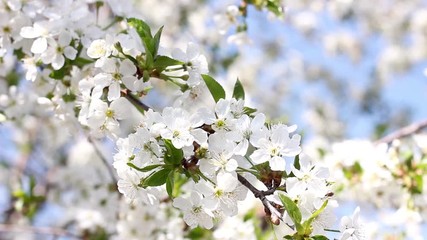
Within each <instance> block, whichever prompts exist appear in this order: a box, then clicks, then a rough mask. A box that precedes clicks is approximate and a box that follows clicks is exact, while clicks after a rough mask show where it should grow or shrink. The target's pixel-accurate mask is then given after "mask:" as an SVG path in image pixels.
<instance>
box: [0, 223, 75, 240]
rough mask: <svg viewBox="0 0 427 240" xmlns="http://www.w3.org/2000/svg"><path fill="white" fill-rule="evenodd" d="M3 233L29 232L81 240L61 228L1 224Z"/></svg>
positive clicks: (0, 227)
mask: <svg viewBox="0 0 427 240" xmlns="http://www.w3.org/2000/svg"><path fill="white" fill-rule="evenodd" d="M1 232H29V233H34V234H44V235H51V236H60V237H69V238H72V239H80V237H79V236H77V235H75V234H73V233H71V232H68V231H66V230H64V229H61V228H50V227H34V226H20V225H14V224H0V233H1Z"/></svg>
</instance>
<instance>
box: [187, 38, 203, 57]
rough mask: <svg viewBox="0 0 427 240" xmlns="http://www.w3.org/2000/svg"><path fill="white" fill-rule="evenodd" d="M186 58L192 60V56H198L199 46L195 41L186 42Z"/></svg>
mask: <svg viewBox="0 0 427 240" xmlns="http://www.w3.org/2000/svg"><path fill="white" fill-rule="evenodd" d="M186 52H187V58H188V60H190V61H191V60H192V59H194V58H196V57H197V56H199V54H200V52H199V46H198V45H197V44H195V43H192V42H190V43H188V44H187V51H186Z"/></svg>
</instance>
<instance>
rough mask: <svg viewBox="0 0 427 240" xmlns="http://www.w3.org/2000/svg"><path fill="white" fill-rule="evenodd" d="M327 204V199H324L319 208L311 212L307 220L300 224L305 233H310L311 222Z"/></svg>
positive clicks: (311, 229)
mask: <svg viewBox="0 0 427 240" xmlns="http://www.w3.org/2000/svg"><path fill="white" fill-rule="evenodd" d="M327 205H328V200H326V201H325V202H324V203H323V204H322V206H321V207H320V208H319V209H317V210H316V211H315V212H314V213H313V214H311V216H310V217H309V218H308V219H307V220H305V222H304V223H303V224H302V226H303V228H304V233H305V234H307V235H310V234H311V232H312V231H313V228H312V227H311V224H312V223H313V221H314V220H315V219H316V218H317V217H318V216H319V214H321V213H322V212H323V210H325V208H326V206H327Z"/></svg>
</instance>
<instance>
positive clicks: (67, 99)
mask: <svg viewBox="0 0 427 240" xmlns="http://www.w3.org/2000/svg"><path fill="white" fill-rule="evenodd" d="M76 99H77V96H76V95H75V94H74V93H67V94H64V95H62V100H64V102H74V101H75V100H76Z"/></svg>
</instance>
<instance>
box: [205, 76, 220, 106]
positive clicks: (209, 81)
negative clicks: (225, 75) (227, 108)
mask: <svg viewBox="0 0 427 240" xmlns="http://www.w3.org/2000/svg"><path fill="white" fill-rule="evenodd" d="M202 78H203V80H204V81H205V83H206V86H207V87H208V89H209V91H210V92H211V95H212V97H213V98H214V100H215V102H218V101H219V100H220V99H221V98H224V99H225V91H224V88H222V86H221V84H219V83H218V82H217V81H216V80H215V79H214V78H213V77H211V76H209V75H206V74H202Z"/></svg>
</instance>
